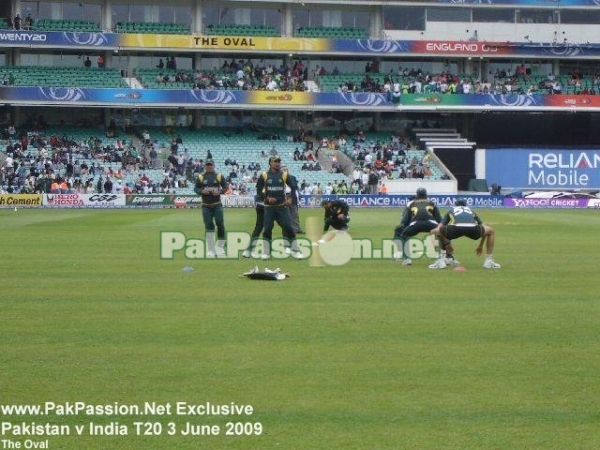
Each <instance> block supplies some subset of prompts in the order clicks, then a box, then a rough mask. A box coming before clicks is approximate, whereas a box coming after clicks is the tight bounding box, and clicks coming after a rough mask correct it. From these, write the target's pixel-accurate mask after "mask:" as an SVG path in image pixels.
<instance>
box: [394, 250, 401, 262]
mask: <svg viewBox="0 0 600 450" xmlns="http://www.w3.org/2000/svg"><path fill="white" fill-rule="evenodd" d="M393 258H394V261H400V260H401V259H402V252H395V253H394V256H393Z"/></svg>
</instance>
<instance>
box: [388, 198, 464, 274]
mask: <svg viewBox="0 0 600 450" xmlns="http://www.w3.org/2000/svg"><path fill="white" fill-rule="evenodd" d="M441 221H442V216H441V214H440V211H439V209H438V207H437V206H436V204H435V203H433V202H432V201H431V200H429V198H427V190H426V189H425V188H419V189H417V192H416V196H415V199H414V200H412V201H410V202H409V203H408V204H407V205H406V208H404V211H403V213H402V219H401V222H400V225H398V226H397V227H396V228H395V229H394V241H396V245H397V246H398V251H397V252H396V253H394V259H400V258H403V259H402V264H403V265H405V266H410V265H411V264H412V260H411V259H410V258H409V257H408V256H407V255H405V254H404V253H403V251H402V250H403V249H404V247H405V246H404V244H405V243H406V241H407V240H408V239H409V238H411V237H413V236H416V235H417V234H418V233H425V232H426V233H429V232H430V231H431V230H433V229H434V228H435V227H436V226H437V225H438V224H439V223H440V222H441ZM452 251H453V249H452V245H451V244H450V241H449V240H447V239H441V242H440V258H439V259H438V260H437V261H436V262H435V263H433V264H430V265H429V268H430V269H445V268H446V264H447V263H451V264H458V261H456V260H455V259H454V257H453V256H452Z"/></svg>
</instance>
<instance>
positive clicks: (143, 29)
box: [115, 22, 190, 34]
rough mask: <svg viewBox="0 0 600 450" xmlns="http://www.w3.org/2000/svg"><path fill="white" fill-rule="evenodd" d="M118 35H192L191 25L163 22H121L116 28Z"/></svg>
mask: <svg viewBox="0 0 600 450" xmlns="http://www.w3.org/2000/svg"><path fill="white" fill-rule="evenodd" d="M115 32H116V33H141V34H190V27H189V25H184V24H181V23H162V22H119V23H117V25H116V26H115Z"/></svg>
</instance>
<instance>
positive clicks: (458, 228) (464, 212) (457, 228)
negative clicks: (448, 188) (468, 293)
mask: <svg viewBox="0 0 600 450" xmlns="http://www.w3.org/2000/svg"><path fill="white" fill-rule="evenodd" d="M430 233H432V234H436V235H438V236H441V237H442V239H447V240H451V239H457V238H459V237H463V236H466V237H468V238H470V239H473V240H477V239H481V240H480V241H479V245H478V246H477V248H476V249H475V253H477V254H478V255H481V253H482V251H483V244H484V242H486V240H487V243H486V255H485V261H484V262H483V267H484V268H486V269H500V267H502V266H500V264H498V263H497V262H495V261H494V257H493V253H494V244H495V242H496V232H495V231H494V229H493V228H492V227H490V226H489V225H484V224H483V222H482V221H481V219H480V218H479V216H477V214H476V213H475V212H473V210H471V208H469V207H468V206H467V202H466V200H464V199H458V200H456V202H454V207H453V208H452V209H451V210H450V211H448V213H447V214H446V215H445V216H444V218H443V219H442V221H441V223H440V224H439V225H438V226H437V227H435V228H433V229H432V230H431V231H430Z"/></svg>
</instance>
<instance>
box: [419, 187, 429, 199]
mask: <svg viewBox="0 0 600 450" xmlns="http://www.w3.org/2000/svg"><path fill="white" fill-rule="evenodd" d="M417 198H427V189H425V188H422V187H421V188H419V189H417Z"/></svg>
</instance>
